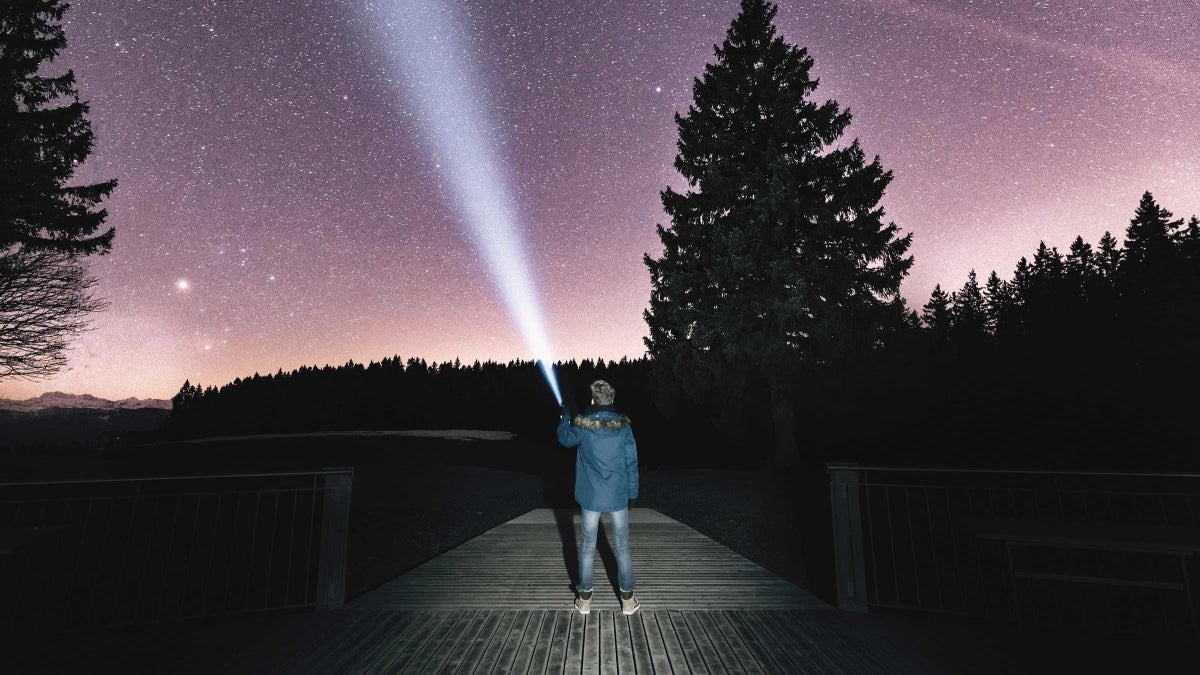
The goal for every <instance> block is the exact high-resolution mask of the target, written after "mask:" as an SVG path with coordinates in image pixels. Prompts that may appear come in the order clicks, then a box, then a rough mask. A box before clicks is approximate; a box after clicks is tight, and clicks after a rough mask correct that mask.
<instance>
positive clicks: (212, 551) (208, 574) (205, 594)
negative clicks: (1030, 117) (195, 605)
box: [200, 495, 225, 610]
mask: <svg viewBox="0 0 1200 675" xmlns="http://www.w3.org/2000/svg"><path fill="white" fill-rule="evenodd" d="M224 498H225V495H218V496H217V508H216V510H215V511H214V512H213V529H212V538H211V539H209V549H208V568H207V569H205V570H204V589H203V590H202V591H201V592H200V608H201V609H202V610H203V608H204V605H205V603H207V602H208V598H209V597H210V596H209V591H208V582H209V580H210V579H211V578H212V568H213V559H214V558H216V557H217V527H218V526H219V525H220V524H221V504H222V502H223V501H224Z"/></svg>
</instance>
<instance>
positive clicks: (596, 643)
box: [572, 610, 603, 675]
mask: <svg viewBox="0 0 1200 675" xmlns="http://www.w3.org/2000/svg"><path fill="white" fill-rule="evenodd" d="M602 615H603V613H602V612H598V611H595V610H593V611H592V613H591V614H589V615H587V616H586V617H584V621H583V653H582V657H583V662H582V664H581V668H580V673H582V675H600V617H601V616H602ZM572 672H574V671H572Z"/></svg>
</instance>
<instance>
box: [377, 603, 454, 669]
mask: <svg viewBox="0 0 1200 675" xmlns="http://www.w3.org/2000/svg"><path fill="white" fill-rule="evenodd" d="M423 614H425V615H426V616H428V615H431V614H433V612H424V613H423ZM465 614H466V613H465V612H453V613H451V612H438V613H437V617H436V618H434V619H433V620H431V621H430V623H431V625H432V627H431V628H430V630H429V631H428V632H426V633H425V634H424V637H423V639H422V640H420V641H418V642H415V643H412V644H411V647H410V648H409V649H406V650H404V652H403V653H400V654H397V655H396V658H395V659H393V660H392V662H391V665H389V667H388V672H390V673H403V672H411V671H409V667H410V665H413V664H415V665H420V664H424V663H425V661H426V660H427V659H428V658H429V655H430V652H431V650H432V649H434V648H436V646H437V645H438V644H439V643H441V641H442V640H443V639H445V637H446V633H447V632H449V631H451V630H453V629H454V626H455V624H456V623H458V622H459V621H460V620H461V619H462V617H463V616H465Z"/></svg>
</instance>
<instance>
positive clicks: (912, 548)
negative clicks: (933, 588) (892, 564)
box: [904, 490, 922, 607]
mask: <svg viewBox="0 0 1200 675" xmlns="http://www.w3.org/2000/svg"><path fill="white" fill-rule="evenodd" d="M904 514H905V515H906V516H908V551H909V553H911V554H912V563H913V587H914V588H915V589H916V591H917V606H918V607H921V606H922V603H921V578H920V576H919V572H920V568H919V567H918V566H917V544H916V542H915V541H914V539H913V530H914V529H916V527H915V526H914V523H913V517H912V509H911V508H910V507H909V505H908V490H905V491H904Z"/></svg>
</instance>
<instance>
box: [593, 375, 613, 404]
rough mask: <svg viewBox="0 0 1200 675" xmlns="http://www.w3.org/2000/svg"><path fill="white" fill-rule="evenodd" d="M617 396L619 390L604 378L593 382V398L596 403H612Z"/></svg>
mask: <svg viewBox="0 0 1200 675" xmlns="http://www.w3.org/2000/svg"><path fill="white" fill-rule="evenodd" d="M616 397H617V390H616V389H613V386H612V385H611V384H609V383H607V382H605V381H604V380H596V381H595V382H593V383H592V400H593V401H595V402H596V405H612V402H613V400H614V399H616Z"/></svg>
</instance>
